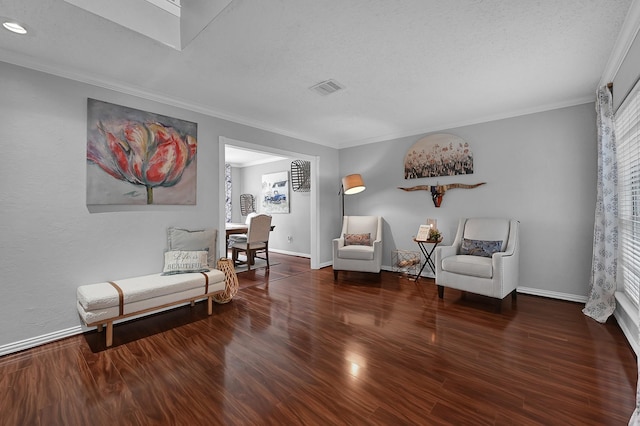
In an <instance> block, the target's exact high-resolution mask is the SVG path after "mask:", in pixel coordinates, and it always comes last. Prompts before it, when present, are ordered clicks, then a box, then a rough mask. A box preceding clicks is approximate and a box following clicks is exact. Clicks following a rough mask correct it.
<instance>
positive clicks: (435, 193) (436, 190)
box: [398, 182, 486, 207]
mask: <svg viewBox="0 0 640 426" xmlns="http://www.w3.org/2000/svg"><path fill="white" fill-rule="evenodd" d="M485 183H486V182H480V183H476V184H475V185H466V184H464V183H450V184H448V185H418V186H412V187H410V188H403V187H400V186H399V187H398V189H402V190H403V191H431V198H432V199H433V205H434V206H436V207H440V204H441V203H442V197H444V193H445V192H447V191H448V190H449V189H454V188H464V189H471V188H477V187H479V186H480V185H484V184H485Z"/></svg>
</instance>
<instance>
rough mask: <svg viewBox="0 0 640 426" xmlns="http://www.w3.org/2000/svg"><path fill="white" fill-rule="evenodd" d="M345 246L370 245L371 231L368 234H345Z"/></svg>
mask: <svg viewBox="0 0 640 426" xmlns="http://www.w3.org/2000/svg"><path fill="white" fill-rule="evenodd" d="M344 245H345V246H370V245H371V233H368V234H344Z"/></svg>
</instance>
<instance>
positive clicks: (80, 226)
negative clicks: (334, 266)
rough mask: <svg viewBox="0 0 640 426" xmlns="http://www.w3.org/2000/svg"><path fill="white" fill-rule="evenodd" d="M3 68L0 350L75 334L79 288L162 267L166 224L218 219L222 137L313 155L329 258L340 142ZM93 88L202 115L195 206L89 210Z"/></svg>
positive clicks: (178, 113)
mask: <svg viewBox="0 0 640 426" xmlns="http://www.w3.org/2000/svg"><path fill="white" fill-rule="evenodd" d="M0 75H1V76H2V78H0V93H2V102H1V103H0V117H2V119H1V120H2V126H1V127H0V140H1V141H2V160H3V166H2V167H1V168H0V205H1V206H2V210H1V211H2V218H1V219H2V220H0V235H2V240H1V242H0V268H1V270H2V276H1V278H0V304H1V305H0V306H1V308H2V309H0V324H2V327H0V353H2V351H3V346H5V348H6V347H7V346H11V345H10V343H15V342H18V341H21V340H23V339H34V338H36V337H38V336H44V335H50V334H51V335H56V336H64V335H65V333H70V334H72V333H74V332H77V331H78V330H77V329H78V328H79V324H80V321H79V318H78V315H77V312H76V307H75V303H76V301H75V300H76V288H77V286H79V285H82V284H88V283H93V282H99V281H104V280H112V279H119V278H124V277H129V276H135V275H141V274H148V273H154V272H158V271H159V270H161V268H162V257H163V256H162V253H163V251H164V250H165V248H166V228H167V227H170V226H179V227H187V228H202V227H216V228H217V227H218V224H219V223H220V217H221V215H222V214H223V209H224V206H221V205H220V201H219V200H220V196H219V190H220V182H219V179H220V170H219V166H218V164H219V137H221V136H224V137H229V138H233V139H237V140H242V141H246V142H249V143H253V144H260V145H264V146H269V147H272V148H276V149H280V150H290V151H294V152H299V153H303V154H305V155H310V156H317V157H319V161H320V163H321V164H322V165H323V167H322V169H321V170H319V172H318V188H319V199H320V203H321V205H323V206H327V207H328V212H335V213H333V214H332V213H329V214H323V215H320V216H319V218H318V221H319V229H320V241H319V247H320V249H321V250H320V255H319V260H320V262H324V263H327V262H330V259H331V238H332V236H333V235H334V234H335V233H337V232H338V230H337V227H338V226H339V225H338V224H339V220H340V215H339V200H338V198H337V197H336V195H335V183H336V182H337V181H338V179H339V177H338V151H337V150H336V149H332V148H328V147H324V146H321V145H317V144H313V143H308V142H305V141H301V140H297V139H293V138H289V137H286V136H282V135H278V134H274V133H270V132H266V131H262V130H258V129H255V128H252V127H249V126H244V125H239V124H236V123H232V122H229V121H225V120H221V119H217V118H213V117H210V116H206V115H203V114H199V113H195V112H192V111H188V110H185V109H181V108H177V107H173V106H169V105H166V104H161V103H158V102H153V101H149V100H146V99H142V98H139V97H134V96H129V95H126V94H122V93H119V92H115V91H111V90H107V89H103V88H99V87H96V86H91V85H88V84H84V83H79V82H75V81H72V80H68V79H64V78H60V77H56V76H52V75H49V74H45V73H41V72H38V71H33V70H29V69H26V68H22V67H18V66H14V65H10V64H7V63H3V62H0ZM88 97H90V98H94V99H99V100H103V101H106V102H112V103H116V104H120V105H125V106H129V107H132V108H138V109H142V110H146V111H151V112H155V113H158V114H163V115H168V116H172V117H176V118H182V119H186V120H190V121H194V122H197V123H198V141H199V144H198V158H197V161H198V167H197V172H198V176H197V179H198V180H197V182H198V183H197V205H195V206H107V207H101V208H93V207H92V209H91V210H90V209H88V208H87V206H86V196H85V194H86V139H87V129H86V117H87V110H86V109H87V98H88ZM69 330H70V331H69ZM11 347H13V346H11Z"/></svg>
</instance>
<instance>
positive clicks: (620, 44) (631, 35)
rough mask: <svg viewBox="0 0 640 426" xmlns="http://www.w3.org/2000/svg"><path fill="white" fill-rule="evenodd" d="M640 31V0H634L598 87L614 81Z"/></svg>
mask: <svg viewBox="0 0 640 426" xmlns="http://www.w3.org/2000/svg"><path fill="white" fill-rule="evenodd" d="M638 31H640V0H633V2H632V3H631V6H629V11H628V12H627V16H626V17H625V19H624V22H623V23H622V28H621V29H620V34H618V38H617V39H616V43H615V44H614V45H613V50H612V51H611V55H609V60H608V61H607V65H606V66H605V68H604V71H603V72H602V77H601V78H600V82H599V83H598V87H601V86H604V85H605V84H607V83H611V82H612V81H613V79H614V78H615V76H616V74H618V71H619V70H620V66H621V65H622V62H623V61H624V58H625V57H626V56H627V53H628V52H629V49H630V48H631V45H632V44H633V42H634V40H635V38H636V36H637V35H638ZM594 90H595V89H594Z"/></svg>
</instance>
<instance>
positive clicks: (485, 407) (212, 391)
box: [0, 254, 637, 425]
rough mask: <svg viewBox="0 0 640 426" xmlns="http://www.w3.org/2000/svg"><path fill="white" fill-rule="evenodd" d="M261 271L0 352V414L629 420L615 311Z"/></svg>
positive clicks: (394, 279) (291, 420) (628, 357)
mask: <svg viewBox="0 0 640 426" xmlns="http://www.w3.org/2000/svg"><path fill="white" fill-rule="evenodd" d="M272 259H277V262H279V264H278V265H275V266H273V267H272V268H271V271H270V272H269V273H268V274H266V272H265V271H264V270H257V271H251V272H245V273H242V274H239V279H240V287H241V289H240V291H239V293H238V295H237V296H236V298H235V299H234V300H233V301H232V302H231V303H229V304H226V305H215V306H214V313H213V315H212V316H207V314H206V306H205V304H204V303H198V304H197V305H196V306H195V307H193V308H191V307H188V306H186V307H180V308H177V309H173V310H171V311H168V312H164V313H161V314H156V315H153V316H150V317H147V318H144V319H142V320H136V321H131V322H128V323H125V324H120V325H117V326H115V329H114V346H113V347H112V348H110V349H105V347H104V341H103V338H104V336H102V335H98V334H97V333H95V332H89V333H87V334H85V335H82V336H75V337H71V338H67V339H64V340H61V341H58V342H54V343H51V344H47V345H43V346H41V347H38V348H34V349H31V350H28V351H24V352H21V353H17V354H12V355H7V356H5V357H2V358H0V395H1V396H0V413H1V414H0V424H2V425H40V424H42V425H89V424H91V425H165V424H166V425H217V424H225V425H261V424H270V425H271V424H272V425H333V424H336V425H340V424H345V425H347V424H348V425H361V424H362V425H367V424H376V425H396V424H412V425H413V424H415V425H431V424H438V425H444V424H451V425H507V424H511V425H626V424H627V422H628V419H629V417H630V416H631V413H632V411H633V408H634V406H635V400H634V398H635V386H636V374H637V372H636V361H635V357H634V355H633V351H632V350H631V348H630V347H629V345H628V344H627V342H626V340H625V338H624V336H623V335H622V332H621V331H620V329H619V327H618V325H617V324H616V323H615V321H614V320H613V319H611V320H610V321H609V322H608V323H607V324H605V325H601V324H598V323H596V322H595V321H593V320H590V319H588V318H586V317H585V316H583V315H582V313H581V309H582V305H580V304H577V303H570V302H563V301H557V300H552V299H545V298H539V297H533V296H527V295H522V294H521V295H519V296H518V301H517V305H516V306H512V305H511V301H510V300H509V301H505V302H504V306H503V308H502V313H501V314H495V313H494V312H493V304H492V303H491V302H490V301H488V300H486V299H484V298H482V297H479V296H473V295H468V296H467V297H466V298H465V299H464V300H462V299H461V297H460V296H461V295H460V293H459V292H456V291H454V290H447V291H446V292H445V299H444V300H440V299H438V297H437V292H436V289H435V286H434V283H433V281H432V280H428V279H422V280H420V281H419V282H418V283H415V282H413V281H410V280H408V279H406V278H404V277H402V276H399V275H398V274H393V273H391V272H383V273H382V274H381V276H379V277H378V276H377V275H375V274H359V273H344V274H343V273H341V274H340V275H339V277H338V281H335V282H334V280H333V272H332V269H331V268H330V267H329V268H324V269H322V270H310V269H309V261H308V259H302V258H297V257H289V256H282V255H277V254H273V255H272Z"/></svg>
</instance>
